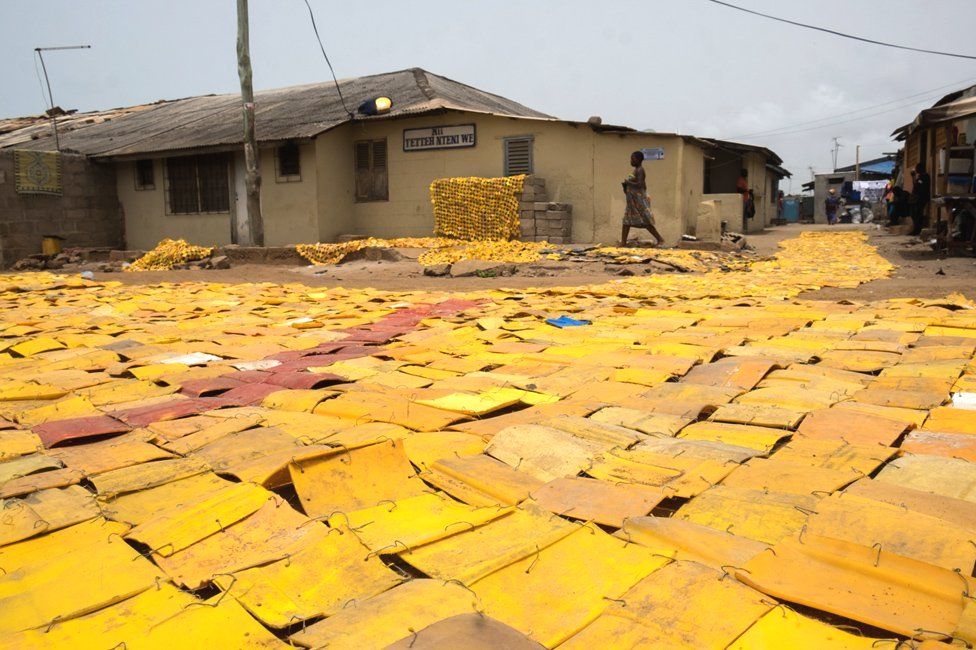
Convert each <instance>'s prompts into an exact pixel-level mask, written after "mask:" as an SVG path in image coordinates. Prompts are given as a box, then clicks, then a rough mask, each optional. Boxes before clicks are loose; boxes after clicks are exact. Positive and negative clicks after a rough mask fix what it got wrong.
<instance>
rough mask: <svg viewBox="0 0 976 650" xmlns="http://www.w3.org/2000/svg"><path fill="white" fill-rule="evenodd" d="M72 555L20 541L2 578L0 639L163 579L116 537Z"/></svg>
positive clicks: (91, 608)
mask: <svg viewBox="0 0 976 650" xmlns="http://www.w3.org/2000/svg"><path fill="white" fill-rule="evenodd" d="M111 532H112V531H111V530H109V531H108V532H106V537H102V538H101V539H100V540H99V541H92V542H91V543H83V544H79V545H77V546H74V547H72V548H71V549H70V550H66V551H63V552H60V551H59V550H56V549H53V548H51V547H50V546H49V545H45V548H46V551H47V552H45V553H42V554H31V555H28V553H29V552H30V547H29V546H26V544H30V543H31V542H24V544H25V546H24V547H23V549H24V550H23V552H22V553H21V557H22V558H23V559H22V561H21V564H19V566H17V568H15V569H12V570H9V571H7V572H6V573H5V574H3V575H0V636H3V633H5V632H12V631H15V630H26V629H30V628H34V627H39V626H42V625H47V624H48V623H50V622H51V621H53V620H55V619H68V618H72V617H75V616H79V615H81V614H86V613H88V612H92V611H95V610H96V609H99V608H101V607H105V606H107V605H111V604H112V603H116V602H119V601H121V600H124V599H125V598H128V597H129V596H132V595H135V594H138V593H139V592H142V591H145V590H146V589H148V588H150V587H152V586H154V585H155V582H156V579H157V578H159V577H160V576H161V575H162V574H161V573H160V572H159V571H158V570H157V569H156V567H155V566H153V564H152V563H151V562H149V561H148V560H146V559H145V558H143V557H140V556H139V554H138V553H137V552H136V551H135V550H134V549H133V548H132V547H130V546H129V545H128V544H126V542H125V540H123V539H122V538H121V537H119V536H118V535H109V533H111Z"/></svg>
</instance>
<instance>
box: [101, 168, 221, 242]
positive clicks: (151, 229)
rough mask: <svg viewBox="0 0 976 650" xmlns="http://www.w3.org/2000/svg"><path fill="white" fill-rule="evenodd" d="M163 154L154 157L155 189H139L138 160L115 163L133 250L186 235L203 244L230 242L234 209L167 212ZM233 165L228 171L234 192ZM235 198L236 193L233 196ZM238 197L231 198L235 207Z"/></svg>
mask: <svg viewBox="0 0 976 650" xmlns="http://www.w3.org/2000/svg"><path fill="white" fill-rule="evenodd" d="M164 162H165V161H164V160H163V159H162V158H160V159H156V160H153V178H154V181H155V189H151V190H137V189H136V176H135V174H136V163H135V161H127V162H120V163H116V164H115V168H116V177H117V179H118V193H119V201H120V202H121V203H122V210H123V213H124V214H125V245H126V247H127V248H129V249H132V250H149V249H151V248H153V247H155V246H156V244H158V243H159V242H160V240H162V239H166V238H167V237H168V238H170V239H185V240H187V241H188V242H190V243H191V244H197V245H200V246H214V245H217V246H224V245H227V244H229V243H230V213H229V212H226V213H222V214H166V193H165V190H164V189H163V188H164V176H163V171H164V170H163V167H164ZM232 167H233V165H231V169H230V170H229V171H228V174H229V175H230V179H229V180H230V187H231V191H232V192H233V188H234V174H233V168H232ZM232 199H233V196H232ZM233 209H234V201H233V200H231V210H233Z"/></svg>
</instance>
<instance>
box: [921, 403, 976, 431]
mask: <svg viewBox="0 0 976 650" xmlns="http://www.w3.org/2000/svg"><path fill="white" fill-rule="evenodd" d="M922 428H923V429H928V430H929V431H943V432H945V433H969V434H976V414H974V413H973V411H970V410H967V409H958V408H953V407H951V406H942V407H939V408H936V409H932V411H931V412H930V413H929V417H928V419H926V420H925V423H924V424H923V425H922Z"/></svg>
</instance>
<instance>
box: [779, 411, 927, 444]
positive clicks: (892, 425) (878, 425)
mask: <svg viewBox="0 0 976 650" xmlns="http://www.w3.org/2000/svg"><path fill="white" fill-rule="evenodd" d="M907 428H908V425H906V424H905V423H904V422H900V421H898V420H890V419H888V418H884V417H879V416H876V415H868V414H866V413H856V412H853V411H850V410H848V409H845V408H843V406H839V407H835V408H829V409H818V410H816V411H813V412H811V413H808V414H807V416H806V417H805V418H803V422H801V423H800V426H799V428H797V430H796V434H797V436H798V437H802V438H815V439H818V440H840V439H841V438H843V439H844V440H846V441H847V442H849V443H851V444H852V445H865V446H870V445H874V444H880V445H885V446H888V445H891V443H893V442H894V441H895V440H897V439H898V436H900V435H901V434H902V433H904V432H905V429H907Z"/></svg>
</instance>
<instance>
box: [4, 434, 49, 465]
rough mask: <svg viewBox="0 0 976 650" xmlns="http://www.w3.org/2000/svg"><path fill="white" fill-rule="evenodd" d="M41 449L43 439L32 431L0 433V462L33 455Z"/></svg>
mask: <svg viewBox="0 0 976 650" xmlns="http://www.w3.org/2000/svg"><path fill="white" fill-rule="evenodd" d="M41 447H42V445H41V439H40V438H38V437H37V434H35V433H31V432H30V431H0V460H9V459H11V458H16V457H18V456H24V455H27V454H31V453H33V452H35V451H38V450H39V449H41Z"/></svg>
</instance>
